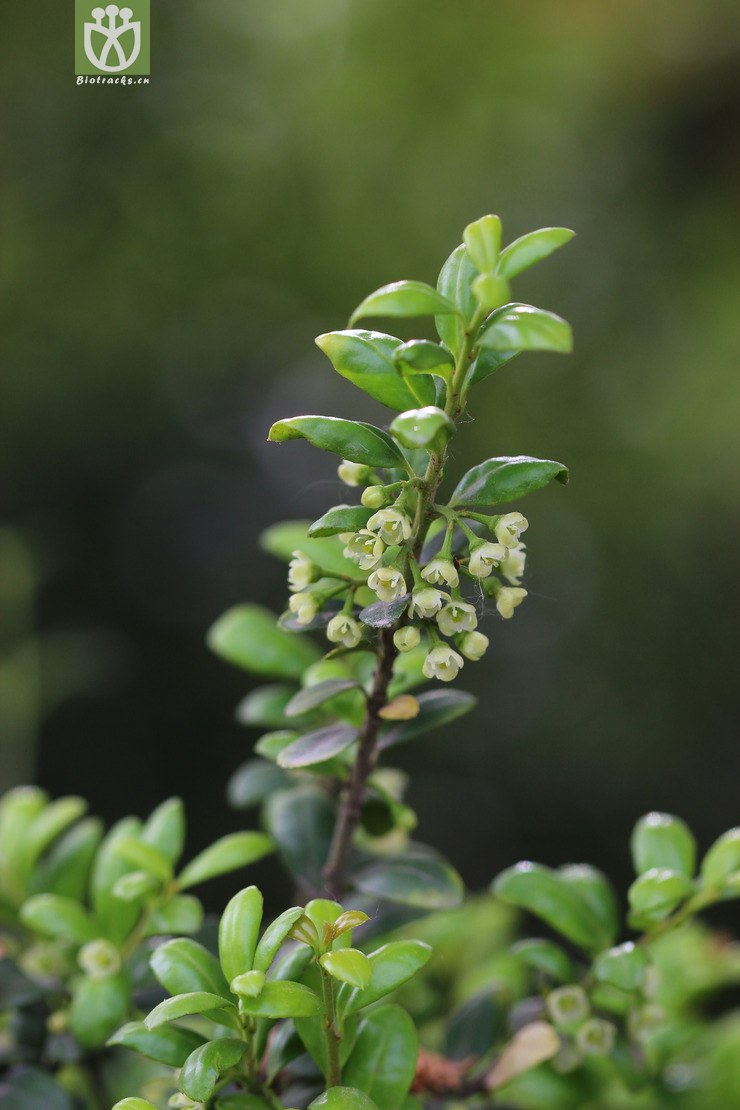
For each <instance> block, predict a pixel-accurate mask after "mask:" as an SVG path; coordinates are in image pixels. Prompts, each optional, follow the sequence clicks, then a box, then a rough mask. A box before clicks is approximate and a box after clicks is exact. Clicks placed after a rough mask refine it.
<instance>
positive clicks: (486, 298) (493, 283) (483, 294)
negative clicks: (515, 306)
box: [471, 274, 511, 312]
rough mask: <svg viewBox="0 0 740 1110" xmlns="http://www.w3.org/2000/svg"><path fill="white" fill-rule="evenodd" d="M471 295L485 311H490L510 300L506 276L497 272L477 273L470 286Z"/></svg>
mask: <svg viewBox="0 0 740 1110" xmlns="http://www.w3.org/2000/svg"><path fill="white" fill-rule="evenodd" d="M471 288H472V290H473V295H474V297H475V299H476V300H477V302H478V304H479V305H480V306H481V308H482V309H483V310H484V311H485V312H492V311H493V309H494V308H500V307H501V306H502V305H504V304H508V302H509V301H510V300H511V290H510V289H509V283H508V281H507V280H506V278H502V277H499V276H498V274H478V277H477V278H476V279H475V280H474V281H473V284H472V286H471Z"/></svg>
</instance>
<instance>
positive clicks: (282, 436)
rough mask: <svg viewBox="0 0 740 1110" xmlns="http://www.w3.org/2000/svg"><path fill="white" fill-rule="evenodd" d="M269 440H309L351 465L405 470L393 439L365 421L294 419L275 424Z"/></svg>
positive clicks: (404, 463)
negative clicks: (361, 464)
mask: <svg viewBox="0 0 740 1110" xmlns="http://www.w3.org/2000/svg"><path fill="white" fill-rule="evenodd" d="M268 439H269V440H271V441H272V442H273V443H285V442H287V441H288V440H291V439H307V440H308V442H309V443H311V444H312V445H313V446H314V447H319V448H320V449H321V450H322V451H330V452H331V453H332V454H334V455H339V456H340V457H341V458H343V459H348V460H349V461H350V462H356V463H363V464H364V465H365V466H382V467H401V468H402V469H404V470H405V469H406V460H405V458H404V457H403V455H402V454H401V452H400V451H399V449H398V447H397V446H396V445H395V443H394V442H393V440H392V439H391V437H390V436H389V435H388V434H387V433H386V432H384V431H382V430H381V429H380V428H375V427H374V426H373V425H372V424H365V423H364V422H363V421H357V420H342V419H341V418H340V417H337V416H294V417H292V418H291V419H289V420H279V421H278V422H277V424H273V426H272V427H271V428H270V434H269V436H268Z"/></svg>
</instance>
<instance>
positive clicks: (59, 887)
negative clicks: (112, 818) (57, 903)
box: [29, 817, 103, 901]
mask: <svg viewBox="0 0 740 1110" xmlns="http://www.w3.org/2000/svg"><path fill="white" fill-rule="evenodd" d="M102 838H103V825H102V822H100V821H99V820H98V819H97V818H95V817H88V818H87V819H86V820H84V821H78V822H77V824H75V825H73V826H72V828H70V829H68V830H67V831H66V832H65V833H64V834H63V835H62V836H61V837H60V838H59V839H58V840H57V841H56V843H55V844H54V845H52V847H51V848H50V849H49V851H48V852H47V853H46V855H45V856H44V858H43V860H41V861H40V862H39V864H38V865H37V867H36V869H35V871H34V873H33V875H32V876H31V882H30V884H29V886H30V890H31V893H32V894H36V893H41V892H42V891H43V892H45V893H50V894H61V895H63V896H64V897H66V898H74V899H76V900H77V901H82V900H83V899H84V897H85V894H86V892H87V885H88V881H89V878H90V872H91V869H92V863H93V860H94V859H95V853H96V852H97V850H98V846H99V844H100V841H101V840H102Z"/></svg>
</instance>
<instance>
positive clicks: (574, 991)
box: [546, 987, 591, 1028]
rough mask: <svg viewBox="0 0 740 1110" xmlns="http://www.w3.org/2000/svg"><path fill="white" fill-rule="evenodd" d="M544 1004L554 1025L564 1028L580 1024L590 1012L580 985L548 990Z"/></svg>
mask: <svg viewBox="0 0 740 1110" xmlns="http://www.w3.org/2000/svg"><path fill="white" fill-rule="evenodd" d="M546 1004H547V1009H548V1011H549V1014H550V1017H551V1018H552V1020H553V1022H554V1023H555V1025H559V1026H562V1027H565V1028H572V1027H574V1026H576V1025H581V1023H582V1022H584V1021H585V1020H586V1018H587V1017H588V1016H589V1014H590V1012H591V1007H590V1006H589V1004H588V998H587V997H586V992H585V991H584V990H583V989H582V988H581V987H558V989H557V990H554V991H550V993H549V994H548V996H547V999H546Z"/></svg>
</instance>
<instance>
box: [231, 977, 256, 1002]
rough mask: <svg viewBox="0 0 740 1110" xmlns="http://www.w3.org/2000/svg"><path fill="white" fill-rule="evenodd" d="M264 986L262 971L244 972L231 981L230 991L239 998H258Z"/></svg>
mask: <svg viewBox="0 0 740 1110" xmlns="http://www.w3.org/2000/svg"><path fill="white" fill-rule="evenodd" d="M264 985H265V973H264V971H244V972H242V974H241V975H237V976H236V978H235V979H232V980H231V984H230V986H231V990H232V992H233V993H234V994H238V995H239V997H240V998H259V996H260V995H261V994H262V988H263V987H264Z"/></svg>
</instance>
